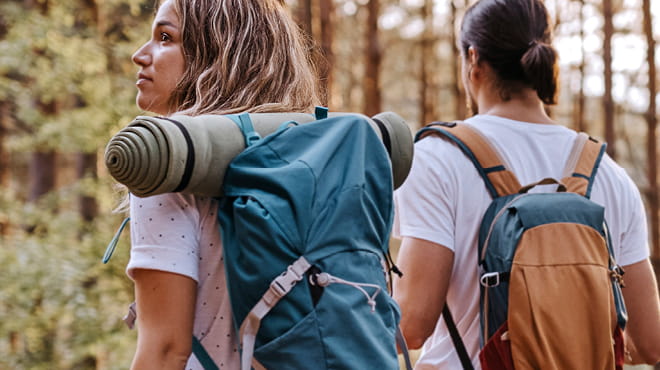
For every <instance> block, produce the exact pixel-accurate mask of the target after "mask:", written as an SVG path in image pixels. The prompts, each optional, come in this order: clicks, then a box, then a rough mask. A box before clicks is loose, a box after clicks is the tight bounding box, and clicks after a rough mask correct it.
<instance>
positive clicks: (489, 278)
mask: <svg viewBox="0 0 660 370" xmlns="http://www.w3.org/2000/svg"><path fill="white" fill-rule="evenodd" d="M508 277H509V273H507V272H487V273H485V274H483V275H481V278H480V279H479V283H480V284H481V285H482V286H484V287H486V288H493V287H496V286H498V285H500V283H502V282H505V281H507V280H508Z"/></svg>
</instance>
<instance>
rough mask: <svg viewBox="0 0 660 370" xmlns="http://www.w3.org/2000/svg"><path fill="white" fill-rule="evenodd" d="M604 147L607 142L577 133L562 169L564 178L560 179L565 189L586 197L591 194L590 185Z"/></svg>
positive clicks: (601, 157)
mask: <svg viewBox="0 0 660 370" xmlns="http://www.w3.org/2000/svg"><path fill="white" fill-rule="evenodd" d="M606 147H607V144H605V143H600V142H598V140H596V139H594V138H591V137H589V136H588V135H587V134H585V133H580V134H578V136H577V138H576V139H575V142H574V143H573V148H572V149H571V154H570V156H569V158H568V162H567V163H566V168H565V169H564V178H563V179H562V180H561V182H562V183H563V184H564V185H566V189H567V191H569V192H572V193H577V194H580V195H583V196H585V197H587V198H589V197H590V196H591V187H592V186H593V181H594V178H595V177H596V173H597V172H598V166H599V165H600V161H601V159H603V155H604V154H605V148H606Z"/></svg>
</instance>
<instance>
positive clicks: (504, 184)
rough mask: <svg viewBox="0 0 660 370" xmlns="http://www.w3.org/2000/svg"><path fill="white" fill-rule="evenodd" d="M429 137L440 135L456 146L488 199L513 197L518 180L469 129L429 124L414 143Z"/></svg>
mask: <svg viewBox="0 0 660 370" xmlns="http://www.w3.org/2000/svg"><path fill="white" fill-rule="evenodd" d="M432 134H436V135H438V134H439V135H442V136H444V137H446V138H448V139H450V140H452V141H453V142H455V143H456V144H457V145H458V147H459V148H460V149H461V150H462V151H463V153H465V155H467V156H468V158H470V160H471V161H472V163H473V164H474V166H475V167H476V168H477V171H478V172H479V175H481V178H483V180H484V182H485V183H486V188H487V189H488V192H489V193H490V195H491V197H493V198H496V197H501V196H504V195H509V194H515V193H517V192H518V190H520V188H521V186H520V183H519V182H518V179H517V178H516V176H515V175H514V174H513V172H511V171H509V170H508V169H507V168H506V166H505V165H504V161H503V160H502V158H501V157H500V155H499V154H498V153H497V150H495V148H493V147H492V145H490V143H489V142H488V140H486V138H485V137H483V135H482V134H481V133H480V132H479V131H477V130H476V129H474V128H472V127H471V126H470V125H467V124H465V123H461V122H451V123H445V122H433V123H431V124H429V125H428V126H426V127H424V128H423V129H421V130H420V131H419V132H418V133H417V135H415V141H418V140H421V139H422V138H424V137H426V136H428V135H432Z"/></svg>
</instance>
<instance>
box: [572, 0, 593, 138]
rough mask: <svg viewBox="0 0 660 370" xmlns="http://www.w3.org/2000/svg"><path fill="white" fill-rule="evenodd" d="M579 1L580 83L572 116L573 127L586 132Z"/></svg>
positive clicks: (582, 30) (581, 15)
mask: <svg viewBox="0 0 660 370" xmlns="http://www.w3.org/2000/svg"><path fill="white" fill-rule="evenodd" d="M579 3H580V12H579V13H578V17H579V18H578V22H579V24H580V52H581V54H582V57H581V58H580V65H579V66H578V70H579V72H580V78H579V81H578V83H579V84H580V87H579V89H578V96H577V99H575V104H576V106H575V111H574V117H573V127H575V130H577V131H579V132H588V131H589V128H588V127H587V124H586V122H585V121H584V106H585V102H586V99H585V96H584V77H585V76H584V67H585V63H586V57H585V53H586V50H585V48H584V0H579Z"/></svg>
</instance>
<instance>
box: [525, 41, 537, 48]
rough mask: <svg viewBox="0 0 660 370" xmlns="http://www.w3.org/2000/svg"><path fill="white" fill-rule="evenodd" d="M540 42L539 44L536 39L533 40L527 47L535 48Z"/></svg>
mask: <svg viewBox="0 0 660 370" xmlns="http://www.w3.org/2000/svg"><path fill="white" fill-rule="evenodd" d="M538 44H539V42H538V41H536V40H532V41H530V42H529V44H527V48H528V49H531V48H533V47H534V46H536V45H538Z"/></svg>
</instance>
